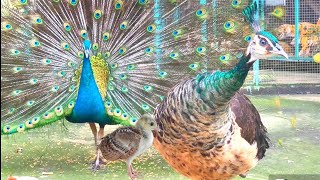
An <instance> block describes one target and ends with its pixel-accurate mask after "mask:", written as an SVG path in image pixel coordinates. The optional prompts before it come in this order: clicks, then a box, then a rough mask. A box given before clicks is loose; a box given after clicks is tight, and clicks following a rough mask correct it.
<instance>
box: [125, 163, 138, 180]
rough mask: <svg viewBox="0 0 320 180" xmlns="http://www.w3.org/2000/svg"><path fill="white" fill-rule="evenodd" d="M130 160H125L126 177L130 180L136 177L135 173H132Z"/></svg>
mask: <svg viewBox="0 0 320 180" xmlns="http://www.w3.org/2000/svg"><path fill="white" fill-rule="evenodd" d="M131 162H132V160H130V159H129V160H127V168H128V176H129V177H130V179H131V180H133V179H134V178H136V177H137V173H136V172H134V170H133V168H132V165H131Z"/></svg>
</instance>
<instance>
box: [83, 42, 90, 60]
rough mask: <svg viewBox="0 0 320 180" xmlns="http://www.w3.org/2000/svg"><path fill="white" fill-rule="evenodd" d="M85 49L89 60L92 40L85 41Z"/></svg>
mask: <svg viewBox="0 0 320 180" xmlns="http://www.w3.org/2000/svg"><path fill="white" fill-rule="evenodd" d="M83 49H84V55H85V57H86V58H89V56H90V54H91V42H90V40H88V39H86V40H84V41H83Z"/></svg>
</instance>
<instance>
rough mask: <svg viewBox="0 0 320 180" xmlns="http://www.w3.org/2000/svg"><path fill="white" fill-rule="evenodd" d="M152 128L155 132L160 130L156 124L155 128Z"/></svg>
mask: <svg viewBox="0 0 320 180" xmlns="http://www.w3.org/2000/svg"><path fill="white" fill-rule="evenodd" d="M153 130H154V131H156V132H160V131H161V129H160V128H159V126H157V127H156V128H154V129H153Z"/></svg>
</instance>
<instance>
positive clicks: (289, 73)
mask: <svg viewBox="0 0 320 180" xmlns="http://www.w3.org/2000/svg"><path fill="white" fill-rule="evenodd" d="M299 1H300V3H299V36H300V37H299V42H300V43H299V47H295V41H296V39H297V38H296V37H295V26H296V24H295V18H297V17H296V15H297V14H296V13H295V0H260V7H261V10H262V13H261V14H262V18H263V19H264V28H265V30H268V31H271V32H272V33H273V34H275V35H276V36H277V37H278V39H279V40H280V43H281V46H282V47H283V48H284V50H285V51H286V52H287V53H288V55H289V59H288V60H285V59H283V58H277V57H276V58H272V59H269V60H261V61H260V62H259V80H260V84H259V85H261V86H263V85H270V84H278V85H282V84H291V85H292V84H319V85H320V64H319V63H316V62H314V60H313V56H314V55H315V54H316V53H319V52H320V1H319V0H299ZM281 13H283V14H281ZM263 16H264V17H263ZM296 48H298V50H296ZM297 52H298V53H297ZM253 78H254V72H253V71H251V72H250V73H249V76H248V78H247V80H246V84H247V85H250V84H253Z"/></svg>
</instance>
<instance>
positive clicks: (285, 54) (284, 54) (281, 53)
mask: <svg viewBox="0 0 320 180" xmlns="http://www.w3.org/2000/svg"><path fill="white" fill-rule="evenodd" d="M276 54H279V55H281V56H284V57H285V58H286V59H289V56H288V54H287V53H286V52H285V51H284V50H283V49H281V50H280V51H278V52H276Z"/></svg>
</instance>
